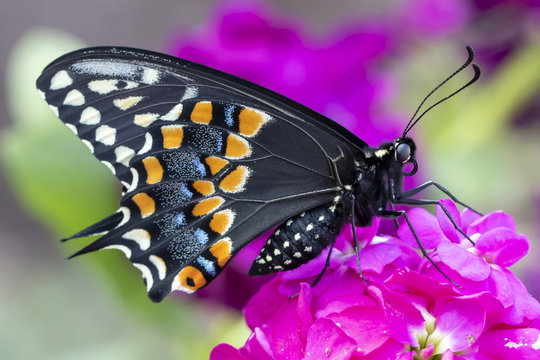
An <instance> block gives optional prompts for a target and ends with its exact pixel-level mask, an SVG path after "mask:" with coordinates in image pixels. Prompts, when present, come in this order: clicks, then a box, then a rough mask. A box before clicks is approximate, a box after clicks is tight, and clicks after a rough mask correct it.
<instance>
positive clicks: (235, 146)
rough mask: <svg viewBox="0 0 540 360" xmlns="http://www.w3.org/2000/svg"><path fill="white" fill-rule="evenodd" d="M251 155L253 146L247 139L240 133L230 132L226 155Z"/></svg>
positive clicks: (236, 157) (232, 156) (236, 156)
mask: <svg viewBox="0 0 540 360" xmlns="http://www.w3.org/2000/svg"><path fill="white" fill-rule="evenodd" d="M249 155H251V148H250V146H249V144H248V142H247V140H246V139H243V138H241V137H240V136H238V135H235V134H229V136H228V137H227V148H226V149H225V156H226V157H228V158H231V159H240V158H243V157H246V156H249Z"/></svg>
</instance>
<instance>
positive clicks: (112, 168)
mask: <svg viewBox="0 0 540 360" xmlns="http://www.w3.org/2000/svg"><path fill="white" fill-rule="evenodd" d="M101 163H102V164H103V165H105V166H106V167H108V168H109V170H111V172H112V173H113V174H114V175H116V169H115V168H114V166H112V164H111V163H110V162H108V161H102V162H101Z"/></svg>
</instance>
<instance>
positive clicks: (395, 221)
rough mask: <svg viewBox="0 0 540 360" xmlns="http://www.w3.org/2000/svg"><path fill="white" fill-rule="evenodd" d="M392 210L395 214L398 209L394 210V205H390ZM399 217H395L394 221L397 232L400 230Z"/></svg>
mask: <svg viewBox="0 0 540 360" xmlns="http://www.w3.org/2000/svg"><path fill="white" fill-rule="evenodd" d="M390 210H391V211H393V212H395V211H396V209H395V208H394V204H393V203H390ZM397 219H398V217H394V218H393V220H394V226H395V227H396V231H397V230H398V229H399V222H398V221H397Z"/></svg>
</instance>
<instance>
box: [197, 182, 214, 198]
mask: <svg viewBox="0 0 540 360" xmlns="http://www.w3.org/2000/svg"><path fill="white" fill-rule="evenodd" d="M193 188H194V189H195V190H197V191H198V192H199V193H200V194H201V195H204V196H206V195H210V194H212V193H213V192H214V184H213V183H212V182H211V181H205V180H196V181H194V182H193Z"/></svg>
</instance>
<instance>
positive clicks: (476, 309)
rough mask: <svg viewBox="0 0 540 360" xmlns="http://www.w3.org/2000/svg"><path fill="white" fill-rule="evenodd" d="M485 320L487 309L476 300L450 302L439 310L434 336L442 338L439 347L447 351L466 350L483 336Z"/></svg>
mask: <svg viewBox="0 0 540 360" xmlns="http://www.w3.org/2000/svg"><path fill="white" fill-rule="evenodd" d="M485 318H486V311H485V309H484V308H483V307H482V305H481V304H479V303H478V302H477V301H475V300H472V299H468V300H462V299H458V300H453V301H449V302H447V303H445V304H442V305H441V306H439V308H438V312H437V327H436V330H435V332H434V334H433V336H434V337H435V338H438V337H439V336H440V337H441V338H442V340H441V341H440V343H439V345H438V346H439V347H442V349H444V350H445V351H446V349H450V350H452V351H454V352H455V351H462V350H465V349H467V348H469V347H470V346H471V345H472V344H473V343H474V342H475V341H476V339H478V338H479V337H480V335H481V334H482V331H483V330H484V326H485Z"/></svg>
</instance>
